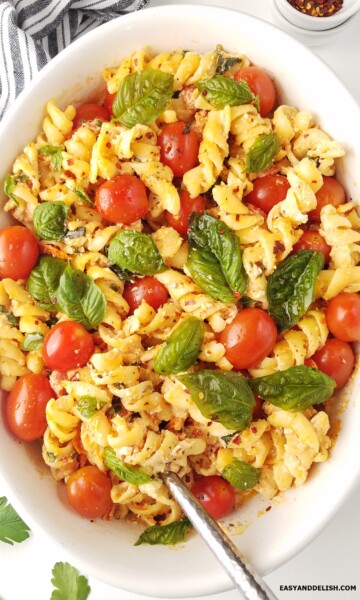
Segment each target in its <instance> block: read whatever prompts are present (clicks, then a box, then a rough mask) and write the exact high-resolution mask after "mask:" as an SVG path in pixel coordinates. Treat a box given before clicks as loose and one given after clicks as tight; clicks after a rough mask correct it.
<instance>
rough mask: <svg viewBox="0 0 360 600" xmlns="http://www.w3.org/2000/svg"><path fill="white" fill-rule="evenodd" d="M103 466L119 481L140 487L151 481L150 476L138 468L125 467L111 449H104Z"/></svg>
mask: <svg viewBox="0 0 360 600" xmlns="http://www.w3.org/2000/svg"><path fill="white" fill-rule="evenodd" d="M104 464H105V466H106V467H107V468H108V469H110V471H112V472H113V473H115V475H117V476H118V477H120V479H123V480H124V481H127V482H128V483H133V484H134V485H141V484H143V483H149V482H150V481H151V477H150V475H148V474H147V473H145V471H143V470H142V469H139V467H133V466H132V465H127V464H126V463H124V461H123V460H120V458H118V457H117V456H116V454H115V451H114V450H113V449H112V448H109V447H107V448H105V449H104Z"/></svg>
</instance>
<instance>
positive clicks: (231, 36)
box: [0, 6, 360, 598]
mask: <svg viewBox="0 0 360 600" xmlns="http://www.w3.org/2000/svg"><path fill="white" fill-rule="evenodd" d="M219 43H220V44H223V45H224V47H225V48H226V49H228V50H233V51H238V52H244V53H246V54H248V55H249V57H251V59H252V61H253V62H254V63H257V64H258V65H261V66H262V67H263V68H265V69H266V70H267V71H268V72H269V73H270V74H271V75H272V76H274V77H275V78H276V81H277V84H278V89H279V92H280V93H281V99H282V101H285V102H288V103H290V104H294V105H296V106H298V107H301V108H302V109H304V110H308V111H310V112H312V113H313V114H314V116H315V118H316V120H317V121H318V122H319V123H320V125H321V126H322V127H323V128H324V129H325V130H326V131H328V132H329V134H331V135H332V136H334V137H335V138H336V139H338V140H340V141H341V142H342V143H343V144H344V145H345V148H346V151H347V157H346V160H345V161H344V162H343V164H342V165H341V168H340V171H339V172H340V175H341V178H342V179H343V181H344V182H345V184H346V186H347V188H348V190H349V193H350V195H351V196H353V197H356V192H357V190H358V188H357V181H358V178H359V173H360V149H359V144H358V133H357V128H356V126H355V125H356V123H358V122H359V116H360V115H359V109H358V107H357V105H356V103H355V102H354V100H353V99H352V98H351V96H350V95H349V93H348V92H347V91H346V89H345V88H344V86H343V85H342V84H341V83H340V82H339V81H338V79H337V78H336V77H335V75H334V74H333V73H332V72H331V71H330V69H329V68H328V67H327V66H325V64H323V63H322V62H321V61H320V59H319V58H317V57H316V56H314V55H313V54H312V53H311V52H310V51H309V50H307V49H306V48H304V47H303V46H301V44H299V43H298V42H297V41H295V40H293V39H292V38H290V37H289V36H288V35H286V34H285V33H283V32H282V31H280V30H277V29H276V28H275V27H273V26H271V25H269V24H267V23H265V22H262V21H260V20H257V19H255V18H253V17H250V16H246V15H244V14H241V13H238V12H233V11H229V10H226V9H220V8H213V7H211V8H208V7H204V6H191V7H190V6H167V7H159V8H152V9H147V10H145V11H143V12H139V13H135V14H131V15H128V16H125V17H121V18H119V19H117V20H115V21H111V22H110V23H107V24H106V25H103V26H101V27H100V28H98V29H96V30H94V31H92V32H91V33H89V34H87V35H86V36H84V37H83V38H81V39H80V40H79V41H78V42H76V43H74V44H73V45H71V46H70V47H69V48H68V49H67V50H65V51H64V52H62V53H61V55H60V56H58V57H56V58H55V59H54V60H53V61H52V62H51V63H50V65H48V66H47V67H45V68H44V69H43V71H42V72H41V73H40V75H39V76H38V77H37V79H36V81H34V82H33V84H32V85H31V86H29V88H28V89H27V90H26V91H25V92H24V93H23V94H22V95H21V97H20V98H19V99H18V100H17V102H16V103H15V106H14V107H13V109H12V110H11V111H10V112H9V113H8V115H7V116H6V118H5V120H4V121H3V123H2V124H1V129H0V156H1V157H2V162H1V168H2V174H1V175H2V176H5V174H6V173H7V172H8V171H9V170H10V167H11V164H12V162H13V159H14V158H15V157H16V155H17V154H18V153H19V152H20V151H21V150H22V148H23V146H24V145H25V144H26V143H27V142H28V140H31V139H32V138H34V137H35V136H36V134H37V132H38V130H39V128H40V126H41V120H42V117H43V107H44V103H45V101H46V100H47V99H48V98H50V97H55V98H58V99H59V101H60V103H61V105H62V106H65V104H66V102H68V101H71V100H74V99H75V100H77V101H81V99H86V98H89V97H96V94H97V93H98V92H99V81H100V73H101V70H102V68H103V67H104V66H105V65H116V64H118V62H119V60H120V59H121V58H122V57H124V56H125V55H128V54H129V53H130V52H132V51H133V50H135V49H137V48H139V47H144V46H146V45H147V44H149V45H151V46H152V47H153V49H154V50H155V51H158V50H165V49H175V48H176V49H178V48H192V49H194V50H198V51H207V50H210V49H212V48H214V47H215V45H216V44H219ZM359 385H360V381H359V380H357V381H356V383H355V385H353V384H352V385H351V386H350V390H345V392H344V393H343V395H344V394H345V395H346V394H347V396H348V397H349V406H348V409H347V411H346V412H345V413H344V414H343V418H342V426H341V432H340V435H339V439H338V442H337V443H336V445H335V448H334V450H333V452H332V456H331V458H330V460H329V461H328V462H326V463H324V464H321V465H318V467H316V468H315V469H314V470H313V472H312V474H311V476H310V478H309V480H308V482H307V483H306V485H304V486H302V487H300V488H299V489H293V490H291V491H290V492H289V493H288V494H287V495H286V498H285V500H284V501H283V502H282V503H280V504H277V503H275V504H274V505H273V507H272V510H270V511H269V512H265V514H264V515H263V516H262V517H260V518H257V511H258V509H259V505H258V504H257V503H256V502H254V503H253V502H250V503H249V504H248V505H247V506H245V507H244V508H243V509H242V510H241V511H240V512H239V514H238V515H235V516H232V517H231V519H229V520H230V521H231V522H235V523H236V522H237V521H241V522H243V523H244V522H245V523H246V522H252V525H250V526H249V527H248V529H247V530H246V531H245V533H243V535H241V536H234V538H233V539H234V541H235V542H236V544H238V546H239V547H240V549H241V551H242V552H243V553H244V555H245V556H247V558H248V559H249V561H250V563H253V565H254V566H255V567H256V568H257V569H258V570H259V571H260V573H262V574H265V573H267V572H269V571H271V570H273V569H275V568H276V567H278V566H279V565H281V564H282V563H284V562H285V561H287V560H288V559H289V558H291V557H292V556H293V555H294V554H296V553H297V552H299V551H300V550H301V549H302V548H304V546H305V545H306V544H307V543H309V542H310V541H311V540H312V539H313V538H314V537H315V536H316V535H317V534H318V533H319V532H320V530H321V529H322V528H323V527H324V525H325V524H326V523H327V522H328V521H329V520H330V519H331V518H332V516H333V515H334V514H335V512H336V510H337V509H338V507H339V506H340V504H341V503H342V502H343V500H344V499H345V497H346V496H347V495H348V494H349V492H350V490H351V488H352V486H353V484H354V482H355V479H356V477H357V474H358V472H359V468H360V466H359V460H358V457H359V456H360V436H359V434H358V430H359V425H358V424H359V422H360V404H359V403H358V404H357V405H356V403H355V396H356V393H357V391H358V390H359ZM0 420H1V417H0ZM37 452H38V449H37V447H36V445H35V447H31V445H29V446H27V447H26V446H24V445H23V444H21V443H19V442H17V441H15V440H14V439H13V438H12V437H11V436H10V435H9V434H8V433H7V431H6V428H5V426H4V424H3V423H2V422H1V421H0V457H1V459H0V468H1V472H2V474H3V475H4V477H5V479H6V480H7V483H8V485H9V490H10V500H11V502H12V503H13V504H14V506H15V507H16V509H17V510H18V511H19V512H20V514H21V515H22V516H23V518H24V519H25V520H26V521H27V522H28V523H29V525H30V526H31V527H32V529H33V530H34V531H35V534H36V531H37V530H39V529H42V530H43V531H44V532H45V533H47V534H48V535H49V536H51V538H52V539H53V540H54V541H55V542H58V543H59V544H60V546H61V547H62V548H63V550H65V551H67V552H68V553H69V559H71V560H72V562H73V564H75V565H76V566H77V567H78V568H80V569H81V570H82V571H83V572H84V573H85V574H87V575H91V576H95V577H98V578H100V579H102V580H104V581H106V582H107V583H109V584H113V585H115V586H118V587H122V588H125V589H127V590H130V591H134V592H138V593H142V594H147V595H152V596H155V597H167V598H170V597H184V596H196V595H202V594H210V593H215V592H220V591H224V590H226V589H230V588H231V587H232V584H231V582H230V580H229V579H228V577H227V576H226V575H225V573H224V571H223V570H222V568H221V567H220V566H219V565H218V563H217V561H216V560H215V558H213V556H212V555H211V553H210V552H209V551H208V550H207V549H206V548H205V546H204V544H203V542H202V541H201V539H200V537H199V536H197V535H193V536H191V539H189V540H188V541H187V542H186V543H185V544H183V545H181V546H180V547H175V548H174V549H172V548H169V547H167V546H146V545H144V546H139V547H134V545H133V543H134V541H135V540H136V538H137V536H138V533H139V530H138V529H137V528H136V527H135V526H131V525H126V524H124V523H122V522H104V521H101V520H97V521H95V522H94V523H91V522H90V521H87V520H85V519H82V518H80V517H79V516H77V515H76V514H75V513H74V512H72V511H71V510H70V509H69V508H68V506H67V505H66V503H65V502H64V501H63V500H62V496H63V486H60V485H57V484H56V483H55V482H54V481H53V480H52V478H51V476H50V475H49V473H48V472H47V471H46V469H42V468H41V466H40V465H41V460H40V459H39V458H35V456H36V453H37ZM269 504H270V503H269V502H267V503H265V504H262V507H263V508H264V507H266V506H268V505H269ZM232 531H236V527H235V528H233V529H232ZM338 550H339V552H341V549H338Z"/></svg>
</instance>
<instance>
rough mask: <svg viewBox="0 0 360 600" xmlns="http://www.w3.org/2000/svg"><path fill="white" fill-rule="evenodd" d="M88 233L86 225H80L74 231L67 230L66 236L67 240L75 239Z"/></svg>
mask: <svg viewBox="0 0 360 600" xmlns="http://www.w3.org/2000/svg"><path fill="white" fill-rule="evenodd" d="M84 235H86V229H85V227H78V228H77V229H74V230H72V231H67V233H66V236H65V238H66V239H67V240H75V239H76V238H79V237H83V236H84Z"/></svg>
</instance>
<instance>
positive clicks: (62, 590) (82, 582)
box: [50, 562, 91, 600]
mask: <svg viewBox="0 0 360 600" xmlns="http://www.w3.org/2000/svg"><path fill="white" fill-rule="evenodd" d="M52 574H53V578H52V580H51V583H52V584H53V586H54V588H56V589H55V590H54V591H53V593H52V594H51V598H50V600H86V598H87V597H88V596H89V594H90V591H91V590H90V586H89V584H88V580H87V579H86V577H84V575H79V573H78V571H77V570H76V569H75V567H72V566H71V565H69V563H64V562H57V563H56V564H55V565H54V568H53V570H52Z"/></svg>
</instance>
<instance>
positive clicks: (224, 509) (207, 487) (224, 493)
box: [191, 475, 235, 519]
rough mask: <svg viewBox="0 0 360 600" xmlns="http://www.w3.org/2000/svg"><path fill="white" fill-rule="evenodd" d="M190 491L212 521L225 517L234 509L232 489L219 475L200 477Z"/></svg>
mask: <svg viewBox="0 0 360 600" xmlns="http://www.w3.org/2000/svg"><path fill="white" fill-rule="evenodd" d="M191 491H192V493H193V494H194V496H195V497H196V498H197V499H198V500H199V502H200V504H201V505H202V506H203V507H204V508H205V510H207V512H208V513H209V515H211V516H212V517H213V519H221V518H222V517H225V516H226V515H227V514H229V512H230V511H232V509H233V508H234V504H235V491H234V488H233V486H232V485H231V483H229V482H228V481H226V480H225V479H223V478H222V477H220V476H219V475H210V476H209V477H201V479H198V480H197V481H195V483H194V485H193V486H192V488H191Z"/></svg>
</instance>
